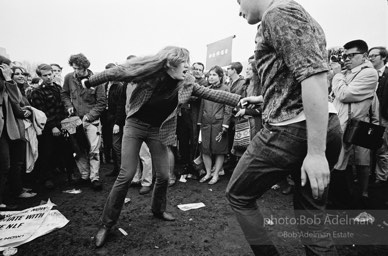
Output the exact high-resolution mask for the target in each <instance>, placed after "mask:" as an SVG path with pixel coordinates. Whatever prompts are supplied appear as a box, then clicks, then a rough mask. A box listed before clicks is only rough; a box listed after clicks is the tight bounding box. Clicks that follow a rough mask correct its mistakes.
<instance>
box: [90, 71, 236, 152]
mask: <svg viewBox="0 0 388 256" xmlns="http://www.w3.org/2000/svg"><path fill="white" fill-rule="evenodd" d="M125 79H126V77H125V69H124V68H123V67H116V68H111V69H107V70H105V71H103V72H101V73H99V74H96V75H93V76H91V77H90V78H89V85H90V86H97V85H98V84H101V83H104V82H107V81H124V80H125ZM178 86H179V87H180V89H179V91H178V105H177V107H176V108H175V110H174V111H173V112H172V113H171V114H170V115H169V116H168V117H167V118H166V120H164V122H163V123H162V125H161V126H160V130H159V138H160V141H161V142H162V143H163V144H165V145H168V146H172V145H176V125H177V113H178V110H179V109H180V108H181V107H182V105H183V104H185V103H187V102H188V101H189V100H190V97H191V96H196V97H200V98H203V99H206V100H211V101H215V102H219V103H223V104H227V105H230V106H233V107H235V106H237V104H238V102H239V100H240V97H241V96H240V95H237V94H233V93H229V92H225V91H217V90H212V89H209V88H206V87H203V86H200V85H198V84H196V83H195V79H194V77H193V76H187V77H186V79H185V80H184V81H181V82H179V83H178ZM152 92H153V89H152V88H151V87H143V86H140V83H139V86H137V87H136V88H135V90H134V91H133V92H132V95H131V98H130V100H129V104H130V106H129V112H128V114H127V118H129V117H131V116H132V115H133V114H135V113H136V112H137V111H138V110H139V109H140V108H141V107H142V106H143V105H144V104H145V103H146V102H148V100H149V99H150V98H151V95H152ZM155 111H157V110H155Z"/></svg>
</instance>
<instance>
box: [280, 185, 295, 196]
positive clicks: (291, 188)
mask: <svg viewBox="0 0 388 256" xmlns="http://www.w3.org/2000/svg"><path fill="white" fill-rule="evenodd" d="M293 191H294V186H291V185H287V187H285V188H283V189H282V194H283V195H289V194H292V192H293Z"/></svg>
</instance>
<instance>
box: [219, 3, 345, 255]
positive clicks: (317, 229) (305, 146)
mask: <svg viewBox="0 0 388 256" xmlns="http://www.w3.org/2000/svg"><path fill="white" fill-rule="evenodd" d="M238 4H239V5H240V16H242V17H243V18H245V19H246V20H247V22H248V23H249V24H251V25H253V24H257V23H259V22H261V23H260V25H259V27H258V31H257V36H256V49H255V65H256V67H257V72H258V83H259V85H258V86H262V88H263V89H262V92H263V98H261V97H248V98H244V99H242V100H241V101H240V104H244V103H258V101H259V100H263V123H264V124H263V129H262V130H261V131H260V132H259V133H258V134H257V135H256V136H255V137H254V138H253V140H252V141H251V144H250V146H249V147H248V149H247V150H246V151H245V153H244V155H243V156H242V157H241V159H240V161H239V163H238V164H237V166H236V169H235V170H234V172H233V175H232V177H231V179H230V181H229V184H228V187H227V198H228V200H229V203H230V205H231V206H232V208H233V210H234V211H235V213H236V215H237V220H238V221H239V223H240V226H241V228H242V230H243V232H244V234H245V237H246V239H247V240H248V243H249V244H250V246H251V248H252V250H253V252H254V253H255V255H279V254H278V252H277V250H276V247H275V246H274V245H273V243H272V241H271V240H270V239H269V238H268V236H267V234H266V232H265V229H264V224H265V223H264V219H263V216H262V215H261V213H260V211H259V209H258V206H257V204H256V200H257V199H258V198H259V197H260V196H262V195H263V194H264V193H265V192H266V191H267V190H268V189H269V188H271V186H272V185H274V184H276V183H277V182H279V181H280V180H282V179H284V178H286V177H287V175H289V174H291V175H292V177H293V179H294V181H295V193H294V209H295V210H296V211H295V217H296V219H297V220H298V219H301V218H302V217H304V218H312V219H314V220H315V221H314V222H313V223H312V225H299V226H298V228H299V229H300V231H301V232H303V234H308V235H307V236H302V237H301V241H302V243H303V244H304V245H305V250H306V253H307V255H337V252H336V249H335V247H334V244H333V241H332V238H331V236H328V235H326V236H325V234H328V232H329V231H328V230H327V227H326V226H324V225H323V224H324V218H325V215H324V209H325V206H326V199H327V187H328V184H329V180H330V169H331V168H332V166H333V165H334V164H335V163H336V161H337V158H338V154H339V152H340V148H341V128H340V123H339V120H338V116H337V115H336V114H335V110H334V109H332V106H329V103H328V100H327V98H328V97H327V95H328V84H327V71H328V69H329V67H328V63H327V53H326V40H325V35H324V32H323V30H322V28H321V27H320V25H319V24H318V23H317V22H316V21H315V20H314V19H313V18H312V17H311V16H310V14H308V13H307V12H306V10H304V8H303V7H302V6H301V5H299V4H298V3H296V2H295V1H292V0H238ZM300 224H301V223H300ZM316 234H318V236H317V235H316ZM317 237H318V238H317ZM281 239H282V240H283V241H284V238H283V237H281Z"/></svg>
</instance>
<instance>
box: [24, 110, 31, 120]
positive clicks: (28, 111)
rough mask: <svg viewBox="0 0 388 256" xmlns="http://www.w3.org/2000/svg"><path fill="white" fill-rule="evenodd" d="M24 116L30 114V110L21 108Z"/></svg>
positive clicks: (26, 116)
mask: <svg viewBox="0 0 388 256" xmlns="http://www.w3.org/2000/svg"><path fill="white" fill-rule="evenodd" d="M23 112H24V117H25V118H28V117H30V116H31V111H30V110H29V109H23Z"/></svg>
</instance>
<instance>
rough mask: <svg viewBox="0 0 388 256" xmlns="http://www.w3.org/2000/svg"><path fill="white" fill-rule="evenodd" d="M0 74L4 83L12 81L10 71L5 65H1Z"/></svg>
mask: <svg viewBox="0 0 388 256" xmlns="http://www.w3.org/2000/svg"><path fill="white" fill-rule="evenodd" d="M0 70H1V73H3V77H4V79H5V81H12V73H13V71H12V69H11V67H10V66H8V65H7V64H5V63H3V64H1V65H0Z"/></svg>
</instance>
